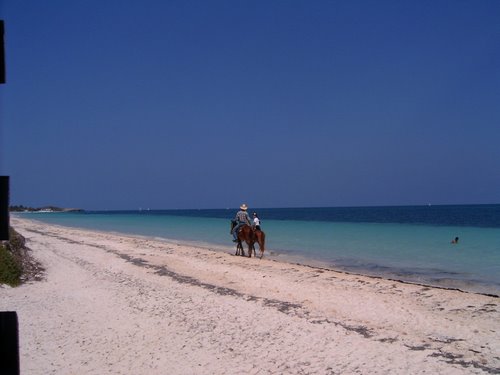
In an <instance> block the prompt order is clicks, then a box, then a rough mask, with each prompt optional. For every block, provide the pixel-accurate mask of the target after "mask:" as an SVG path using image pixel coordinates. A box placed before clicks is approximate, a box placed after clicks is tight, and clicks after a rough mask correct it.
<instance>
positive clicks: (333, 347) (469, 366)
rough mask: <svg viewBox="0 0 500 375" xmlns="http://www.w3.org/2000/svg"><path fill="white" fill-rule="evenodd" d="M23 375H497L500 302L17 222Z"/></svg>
mask: <svg viewBox="0 0 500 375" xmlns="http://www.w3.org/2000/svg"><path fill="white" fill-rule="evenodd" d="M11 221H12V222H11V224H12V225H13V227H14V228H15V229H16V230H17V231H18V232H19V233H21V234H22V235H23V236H24V237H26V240H27V246H28V247H29V248H30V249H32V252H33V256H34V257H35V258H36V259H38V260H39V261H40V262H41V263H42V265H43V266H44V267H45V269H46V273H45V275H44V279H43V280H42V281H36V282H30V283H27V284H24V285H22V286H20V287H17V288H10V287H7V286H1V287H0V296H1V298H0V310H2V311H17V313H18V319H19V341H20V360H21V373H22V374H25V375H26V374H498V373H500V299H499V298H495V297H490V296H485V295H479V294H473V293H464V292H461V291H457V290H446V289H438V288H432V287H426V286H421V285H413V284H407V283H401V282H397V281H391V280H384V279H380V278H373V277H364V276H358V275H350V274H347V273H342V272H336V271H332V270H326V269H321V268H314V267H308V266H300V265H296V264H287V263H281V262H277V261H274V260H269V259H266V258H265V257H264V259H262V260H260V259H258V258H251V259H248V258H243V257H237V256H234V255H232V254H229V253H222V252H217V251H213V250H211V249H208V248H195V247H187V246H183V245H181V244H177V243H175V242H164V241H155V240H152V239H148V238H142V237H132V236H125V235H117V234H112V233H105V232H97V231H88V230H80V229H71V228H64V227H59V226H53V225H47V224H41V223H38V222H33V221H29V220H25V219H20V218H12V220H11Z"/></svg>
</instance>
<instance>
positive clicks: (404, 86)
mask: <svg viewBox="0 0 500 375" xmlns="http://www.w3.org/2000/svg"><path fill="white" fill-rule="evenodd" d="M0 12H1V14H0V15H1V18H2V19H4V20H5V28H6V35H5V40H6V59H7V61H6V62H7V84H5V85H1V86H0V105H1V114H0V118H1V121H2V122H1V127H0V136H1V139H0V174H3V175H10V176H11V204H24V205H32V206H42V205H49V204H53V205H59V206H64V207H81V208H85V209H137V208H139V207H142V208H151V209H156V208H158V209H159V208H219V207H220V208H225V207H237V206H238V205H240V204H241V203H242V202H246V203H247V204H248V205H250V206H251V207H288V206H294V207H296V206H363V205H407V204H409V205H411V204H427V203H432V204H468V203H500V1H498V0H481V1H475V0H471V1H460V0H456V1H445V0H437V1H434V0H432V1H397V0H394V1H379V0H373V1H351V0H349V1H348V0H346V1H258V0H257V1H255V0H252V1H229V0H228V1H206V0H200V1H190V0H182V1H144V2H141V1H125V0H120V1H103V0H99V1H96V0H90V1H67V0H48V1H39V0H36V1H35V0H26V1H17V0H4V1H3V5H2V6H1V7H0Z"/></svg>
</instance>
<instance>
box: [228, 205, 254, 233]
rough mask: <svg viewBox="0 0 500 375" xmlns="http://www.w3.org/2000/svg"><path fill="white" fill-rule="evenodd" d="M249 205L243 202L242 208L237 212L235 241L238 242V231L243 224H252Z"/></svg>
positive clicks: (234, 231) (234, 229) (234, 230)
mask: <svg viewBox="0 0 500 375" xmlns="http://www.w3.org/2000/svg"><path fill="white" fill-rule="evenodd" d="M247 210H248V207H247V205H246V204H244V203H243V204H242V205H241V206H240V210H239V211H238V212H237V213H236V216H235V218H234V221H235V222H236V225H235V226H234V228H233V242H238V231H239V230H240V228H241V227H242V226H243V225H245V224H246V225H249V226H252V223H251V222H250V216H248V212H247Z"/></svg>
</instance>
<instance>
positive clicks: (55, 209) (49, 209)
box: [9, 205, 83, 212]
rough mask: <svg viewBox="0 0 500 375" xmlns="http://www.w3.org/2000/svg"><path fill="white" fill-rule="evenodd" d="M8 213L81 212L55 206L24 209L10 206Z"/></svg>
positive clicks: (77, 209) (24, 207)
mask: <svg viewBox="0 0 500 375" xmlns="http://www.w3.org/2000/svg"><path fill="white" fill-rule="evenodd" d="M9 211H11V212H40V211H43V212H80V211H83V210H82V209H80V208H61V207H56V206H45V207H36V208H35V207H26V206H23V205H21V206H10V207H9Z"/></svg>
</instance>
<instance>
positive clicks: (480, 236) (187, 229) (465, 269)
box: [15, 205, 500, 295]
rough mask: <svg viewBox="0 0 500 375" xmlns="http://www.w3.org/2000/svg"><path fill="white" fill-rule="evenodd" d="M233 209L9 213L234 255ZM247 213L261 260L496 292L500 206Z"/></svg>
mask: <svg viewBox="0 0 500 375" xmlns="http://www.w3.org/2000/svg"><path fill="white" fill-rule="evenodd" d="M236 211H237V210H236V209H211V210H142V211H89V212H82V213H17V214H15V215H20V216H21V217H26V218H30V219H36V220H40V221H44V222H48V223H53V224H58V225H66V226H71V227H80V228H89V229H97V230H103V231H114V232H120V233H126V234H138V235H143V236H149V237H153V238H156V239H170V240H175V241H178V242H187V243H189V244H194V245H201V246H205V247H208V248H211V249H215V250H220V251H226V252H233V251H234V245H233V243H232V242H231V236H230V234H229V225H230V219H231V218H233V216H234V215H235V213H236ZM253 211H257V212H258V213H259V216H260V218H261V221H262V229H263V230H264V231H265V232H266V236H267V241H266V253H265V255H264V256H265V257H268V258H272V259H278V260H283V261H288V262H294V263H301V264H308V265H315V266H320V267H326V268H332V269H336V270H342V271H346V272H351V273H357V274H364V275H371V276H380V277H384V278H388V279H397V280H403V281H408V282H416V283H421V284H426V285H433V286H440V287H445V288H458V289H461V290H466V291H472V292H479V293H485V294H493V295H500V205H463V206H408V207H339V208H274V209H270V208H266V209H254V210H253ZM251 212H252V209H250V213H251ZM455 237H459V241H458V243H457V244H452V243H451V240H452V239H454V238H455ZM242 261H244V260H243V259H242Z"/></svg>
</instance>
